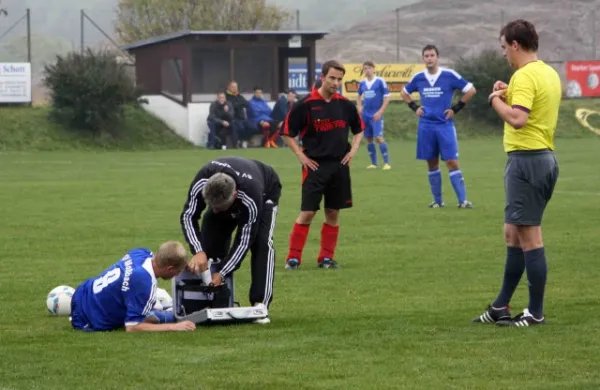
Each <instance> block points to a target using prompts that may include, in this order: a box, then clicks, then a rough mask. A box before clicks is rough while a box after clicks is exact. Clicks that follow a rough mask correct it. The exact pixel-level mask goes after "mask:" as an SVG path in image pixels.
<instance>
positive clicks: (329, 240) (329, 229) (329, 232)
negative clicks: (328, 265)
mask: <svg viewBox="0 0 600 390" xmlns="http://www.w3.org/2000/svg"><path fill="white" fill-rule="evenodd" d="M339 233H340V227H339V226H331V225H328V224H326V223H324V224H323V227H322V228H321V249H320V250H319V260H318V261H319V263H320V262H321V261H323V259H324V258H328V259H332V260H333V258H334V255H335V247H336V246H337V241H338V235H339Z"/></svg>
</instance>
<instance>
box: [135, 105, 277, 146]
mask: <svg viewBox="0 0 600 390" xmlns="http://www.w3.org/2000/svg"><path fill="white" fill-rule="evenodd" d="M143 98H145V99H147V100H148V104H144V108H145V109H146V110H147V111H148V112H150V113H151V114H153V115H155V116H157V117H158V118H160V119H162V120H163V121H164V122H165V123H166V124H167V125H168V126H169V127H170V128H171V129H173V131H175V132H176V133H177V134H179V135H180V136H181V137H183V138H185V139H187V140H188V141H190V142H192V143H193V144H194V145H196V146H206V142H207V141H208V125H207V123H206V118H208V110H209V108H210V103H189V104H188V106H187V108H186V107H183V106H181V105H180V104H177V103H175V102H174V101H172V100H170V99H168V98H166V97H164V96H160V95H158V96H154V95H153V96H143ZM268 104H269V106H270V107H271V108H273V106H274V105H275V102H268Z"/></svg>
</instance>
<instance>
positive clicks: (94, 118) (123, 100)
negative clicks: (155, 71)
mask: <svg viewBox="0 0 600 390" xmlns="http://www.w3.org/2000/svg"><path fill="white" fill-rule="evenodd" d="M44 84H45V85H46V86H47V87H48V89H49V90H50V93H51V97H52V110H51V117H52V118H53V119H54V120H55V121H57V122H58V123H60V124H63V125H66V126H69V127H71V128H75V129H80V130H87V131H89V132H93V133H102V132H108V133H112V134H115V133H116V132H117V130H118V126H119V124H120V123H121V122H122V121H123V115H124V108H125V106H126V105H128V104H132V103H134V104H138V103H139V102H140V101H139V96H140V95H141V93H140V91H139V90H138V89H137V88H136V87H135V84H134V82H133V80H132V78H131V77H130V76H129V75H128V74H127V69H126V65H124V64H119V63H118V61H117V58H116V56H115V55H114V54H112V53H110V52H94V51H92V50H87V51H86V52H84V53H79V52H70V53H68V54H66V55H65V56H57V60H56V63H55V64H51V65H46V66H45V67H44Z"/></svg>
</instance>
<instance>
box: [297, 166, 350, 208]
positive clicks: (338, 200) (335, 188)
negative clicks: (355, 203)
mask: <svg viewBox="0 0 600 390" xmlns="http://www.w3.org/2000/svg"><path fill="white" fill-rule="evenodd" d="M318 164H319V167H318V169H317V170H316V171H313V170H311V169H306V168H305V167H303V168H302V205H301V210H302V211H317V210H319V209H320V204H321V199H322V198H323V197H325V208H326V209H332V210H341V209H347V208H350V207H352V186H351V182H350V167H348V165H343V164H342V163H340V161H339V160H337V161H335V160H334V161H331V160H329V161H318Z"/></svg>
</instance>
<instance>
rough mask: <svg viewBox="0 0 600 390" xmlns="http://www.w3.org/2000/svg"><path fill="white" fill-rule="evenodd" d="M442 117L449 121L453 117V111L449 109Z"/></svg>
mask: <svg viewBox="0 0 600 390" xmlns="http://www.w3.org/2000/svg"><path fill="white" fill-rule="evenodd" d="M444 115H445V116H446V119H450V118H453V117H454V110H453V109H451V108H449V109H447V110H446V111H444Z"/></svg>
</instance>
